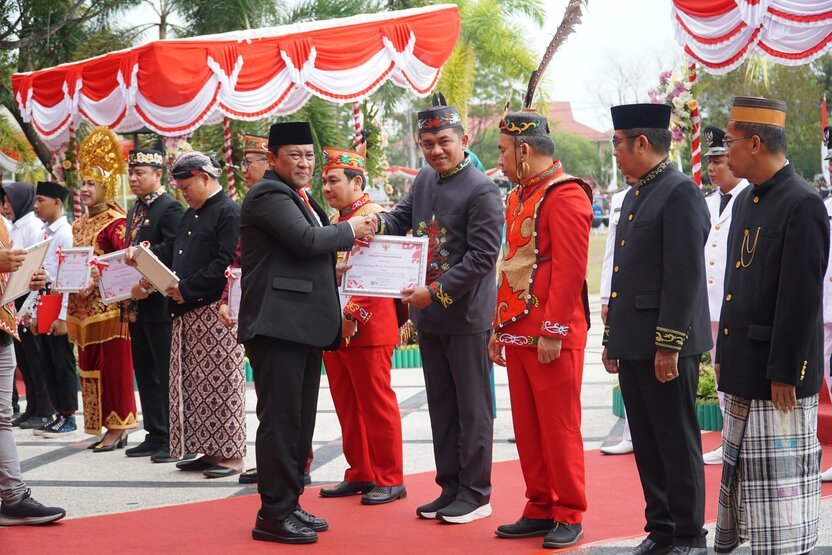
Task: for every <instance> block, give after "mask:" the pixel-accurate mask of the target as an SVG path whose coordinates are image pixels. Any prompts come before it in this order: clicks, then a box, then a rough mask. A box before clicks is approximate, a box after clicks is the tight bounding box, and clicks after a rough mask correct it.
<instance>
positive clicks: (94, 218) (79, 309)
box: [67, 127, 138, 453]
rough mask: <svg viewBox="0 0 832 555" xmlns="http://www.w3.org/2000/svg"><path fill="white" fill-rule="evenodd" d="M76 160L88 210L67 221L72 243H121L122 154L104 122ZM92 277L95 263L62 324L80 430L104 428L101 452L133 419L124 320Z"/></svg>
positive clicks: (120, 441)
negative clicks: (77, 383)
mask: <svg viewBox="0 0 832 555" xmlns="http://www.w3.org/2000/svg"><path fill="white" fill-rule="evenodd" d="M78 162H79V166H80V167H79V174H80V178H81V180H82V183H81V190H80V193H81V202H82V203H83V204H84V206H86V207H87V214H85V215H84V216H81V217H80V218H78V219H77V220H76V221H75V223H74V224H73V225H72V236H73V242H74V245H75V246H76V247H93V251H94V255H95V256H101V255H104V254H107V253H110V252H113V251H117V250H120V249H123V248H125V246H126V242H125V235H124V229H125V220H124V209H123V208H122V207H121V206H119V204H118V203H117V202H116V201H115V191H116V187H117V185H118V184H119V183H120V181H121V179H122V177H123V175H124V173H125V172H124V155H123V154H122V152H121V145H120V144H119V142H118V139H117V138H116V136H115V134H114V133H113V132H112V131H111V130H109V129H107V128H106V127H96V128H95V129H93V130H92V132H91V133H90V134H89V135H87V137H86V138H85V139H84V141H83V142H82V143H81V147H80V150H79V154H78ZM97 278H98V268H97V267H96V266H94V267H93V268H92V279H91V280H90V285H89V286H88V287H87V288H86V289H85V290H83V291H81V292H79V293H73V294H71V295H70V297H69V308H68V313H67V330H68V332H69V339H70V341H72V342H73V343H75V344H76V345H78V367H79V371H80V374H81V395H82V397H83V402H84V431H85V432H87V433H88V434H91V435H98V434H100V433H101V428H102V426H103V427H105V428H106V429H107V432H106V433H105V434H104V436H103V437H102V438H101V439H100V440H99V441H98V442H96V443H95V444H93V447H92V449H93V451H94V452H96V453H100V452H106V451H113V450H115V449H121V448H123V447H124V446H125V445H126V444H127V433H128V430H130V429H132V428H135V427H136V426H137V425H138V421H137V419H136V397H135V395H134V393H133V362H132V358H131V355H130V335H129V333H128V330H127V324H126V323H125V322H122V321H121V317H120V316H121V314H120V311H119V305H118V303H114V304H104V303H102V302H101V295H100V293H99V290H98V285H97Z"/></svg>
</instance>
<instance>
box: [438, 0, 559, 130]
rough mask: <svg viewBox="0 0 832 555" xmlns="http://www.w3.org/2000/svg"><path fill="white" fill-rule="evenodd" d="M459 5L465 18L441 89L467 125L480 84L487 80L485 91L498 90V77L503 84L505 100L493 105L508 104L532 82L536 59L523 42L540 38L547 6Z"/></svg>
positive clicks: (470, 1)
mask: <svg viewBox="0 0 832 555" xmlns="http://www.w3.org/2000/svg"><path fill="white" fill-rule="evenodd" d="M457 4H458V5H459V11H460V16H461V17H462V29H461V34H460V37H459V42H458V43H457V45H456V48H455V49H454V52H453V54H451V57H450V59H449V60H448V61H447V62H446V63H445V66H444V67H443V68H442V77H441V78H440V80H439V85H438V87H437V88H438V89H440V90H441V91H442V92H443V94H444V95H445V97H446V98H447V100H448V102H449V103H450V104H453V105H455V106H457V107H458V108H459V111H460V115H461V116H462V118H463V120H466V119H467V115H468V108H469V104H470V103H471V101H472V100H474V99H475V97H476V90H477V89H478V88H479V87H478V84H479V83H480V80H481V78H483V77H486V76H487V79H482V81H483V82H482V84H483V85H485V84H486V83H489V82H490V83H491V84H492V85H493V84H495V83H494V81H493V78H494V77H496V76H499V77H500V78H501V80H500V81H498V82H497V83H496V84H497V86H498V89H499V90H502V92H503V94H502V97H503V98H502V99H496V98H489V100H490V101H491V102H501V101H504V99H505V96H506V95H507V93H508V92H509V91H511V90H512V89H516V88H517V87H518V86H521V85H524V84H525V82H526V81H527V80H528V78H529V75H530V74H531V72H532V71H533V70H534V69H535V68H536V67H537V59H536V58H537V56H536V54H535V52H534V50H533V49H532V48H531V47H530V46H529V45H528V44H525V43H524V42H523V41H522V40H521V37H524V36H528V35H529V34H530V32H539V30H540V27H541V26H542V25H543V22H544V20H545V18H546V8H545V4H544V2H543V1H542V0H458V1H457ZM524 24H525V27H524ZM529 25H531V26H532V27H533V28H531V29H530V28H528V27H529ZM489 88H491V87H489ZM489 92H490V93H491V94H493V92H494V91H493V90H491V91H489Z"/></svg>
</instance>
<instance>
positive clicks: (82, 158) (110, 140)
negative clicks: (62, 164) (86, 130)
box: [78, 126, 125, 202]
mask: <svg viewBox="0 0 832 555" xmlns="http://www.w3.org/2000/svg"><path fill="white" fill-rule="evenodd" d="M78 166H79V174H80V177H81V179H94V180H96V181H99V182H100V183H101V184H102V187H103V188H104V200H105V201H107V202H110V201H112V200H113V199H115V195H116V188H117V187H118V185H119V182H120V180H121V177H122V175H124V173H125V168H124V166H125V164H124V154H123V153H122V152H121V144H119V142H118V138H117V137H116V134H115V133H113V131H112V130H111V129H110V128H108V127H103V126H102V127H96V128H94V129H93V130H92V131H90V134H89V135H87V136H86V137H85V138H84V140H83V141H82V142H81V146H80V148H79V149H78Z"/></svg>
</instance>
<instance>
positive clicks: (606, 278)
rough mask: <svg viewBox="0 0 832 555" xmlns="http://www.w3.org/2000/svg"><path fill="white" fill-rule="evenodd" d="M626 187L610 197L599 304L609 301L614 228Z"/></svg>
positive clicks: (613, 252) (616, 224) (616, 225)
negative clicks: (608, 223)
mask: <svg viewBox="0 0 832 555" xmlns="http://www.w3.org/2000/svg"><path fill="white" fill-rule="evenodd" d="M629 190H630V187H627V188H625V189H623V190H621V191H618V192H617V193H615V194H614V195H613V196H612V199H610V220H609V221H610V227H609V229H608V230H607V245H606V247H605V249H604V263H603V264H602V265H601V304H602V305H605V304H609V303H610V289H611V288H612V286H611V283H612V259H613V255H614V254H615V230H616V229H617V228H618V218H619V217H620V216H621V205H623V204H624V197H625V196H627V191H629Z"/></svg>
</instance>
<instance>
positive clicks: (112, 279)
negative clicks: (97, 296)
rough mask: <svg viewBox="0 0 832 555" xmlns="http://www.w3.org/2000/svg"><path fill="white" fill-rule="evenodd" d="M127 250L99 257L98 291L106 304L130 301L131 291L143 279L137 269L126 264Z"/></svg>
mask: <svg viewBox="0 0 832 555" xmlns="http://www.w3.org/2000/svg"><path fill="white" fill-rule="evenodd" d="M126 250H127V249H124V250H120V251H115V252H111V253H110V254H107V255H104V256H99V257H98V264H99V265H101V270H100V272H101V277H100V278H99V280H98V289H99V291H101V302H103V303H104V304H110V303H115V302H118V301H123V300H124V299H129V298H130V290H131V289H132V288H133V286H134V285H136V284H137V283H139V280H141V279H142V275H141V273H139V271H138V270H137V269H135V268H134V267H132V266H128V265H127V263H125V262H124V253H125V252H126Z"/></svg>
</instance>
